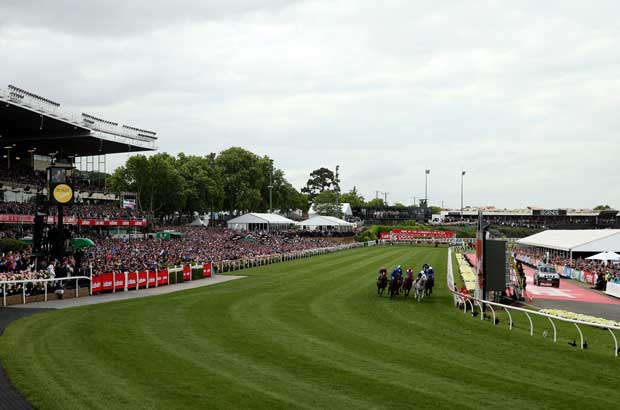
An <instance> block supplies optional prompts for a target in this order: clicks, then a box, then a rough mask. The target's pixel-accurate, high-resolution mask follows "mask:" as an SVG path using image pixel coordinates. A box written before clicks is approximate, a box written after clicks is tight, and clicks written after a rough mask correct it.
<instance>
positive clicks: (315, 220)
mask: <svg viewBox="0 0 620 410" xmlns="http://www.w3.org/2000/svg"><path fill="white" fill-rule="evenodd" d="M297 225H298V226H299V227H301V228H302V229H305V230H335V231H340V232H349V231H351V230H353V227H354V226H355V224H353V223H350V222H347V221H344V220H342V219H339V218H336V217H334V216H323V215H315V216H313V217H311V218H309V219H306V220H305V221H302V222H298V223H297Z"/></svg>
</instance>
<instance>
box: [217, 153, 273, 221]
mask: <svg viewBox="0 0 620 410" xmlns="http://www.w3.org/2000/svg"><path fill="white" fill-rule="evenodd" d="M215 163H216V164H217V166H218V167H219V168H220V170H221V173H222V175H223V181H222V182H223V187H224V203H223V208H225V209H227V210H228V211H230V212H235V211H242V212H245V211H263V212H264V211H266V210H267V207H268V200H267V201H265V192H266V191H268V188H267V186H268V185H269V169H270V167H271V164H270V162H269V159H268V158H266V157H265V158H259V157H258V156H257V155H256V154H254V153H252V152H250V151H247V150H245V149H243V148H238V147H233V148H229V149H227V150H225V151H222V152H221V153H220V155H218V156H217V158H216V159H215ZM267 195H268V194H267Z"/></svg>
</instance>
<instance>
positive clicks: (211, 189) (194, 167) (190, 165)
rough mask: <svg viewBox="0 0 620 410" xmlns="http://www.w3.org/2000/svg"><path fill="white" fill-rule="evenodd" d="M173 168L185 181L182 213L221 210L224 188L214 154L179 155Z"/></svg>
mask: <svg viewBox="0 0 620 410" xmlns="http://www.w3.org/2000/svg"><path fill="white" fill-rule="evenodd" d="M175 166H176V168H177V169H178V170H179V173H180V174H181V176H182V177H183V178H184V179H185V191H184V195H183V196H184V203H183V206H182V210H183V211H184V212H186V213H192V212H200V213H203V212H208V211H212V210H214V209H221V205H222V202H223V199H224V187H223V185H222V175H221V172H220V168H218V167H217V166H216V165H215V154H213V153H212V154H210V155H208V156H206V157H199V156H196V155H190V156H186V155H185V154H183V153H180V154H179V155H178V156H177V158H176V164H175Z"/></svg>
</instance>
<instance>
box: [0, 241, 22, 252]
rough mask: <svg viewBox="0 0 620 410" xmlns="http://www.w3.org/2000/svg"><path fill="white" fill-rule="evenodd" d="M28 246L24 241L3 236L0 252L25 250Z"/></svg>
mask: <svg viewBox="0 0 620 410" xmlns="http://www.w3.org/2000/svg"><path fill="white" fill-rule="evenodd" d="M27 247H28V245H27V244H25V243H24V242H22V241H20V240H17V239H11V238H2V239H0V252H11V251H19V252H21V251H23V250H25V249H26V248H27Z"/></svg>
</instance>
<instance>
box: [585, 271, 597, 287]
mask: <svg viewBox="0 0 620 410" xmlns="http://www.w3.org/2000/svg"><path fill="white" fill-rule="evenodd" d="M583 281H584V282H586V283H589V284H591V285H594V283H596V275H595V274H594V273H592V272H583Z"/></svg>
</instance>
